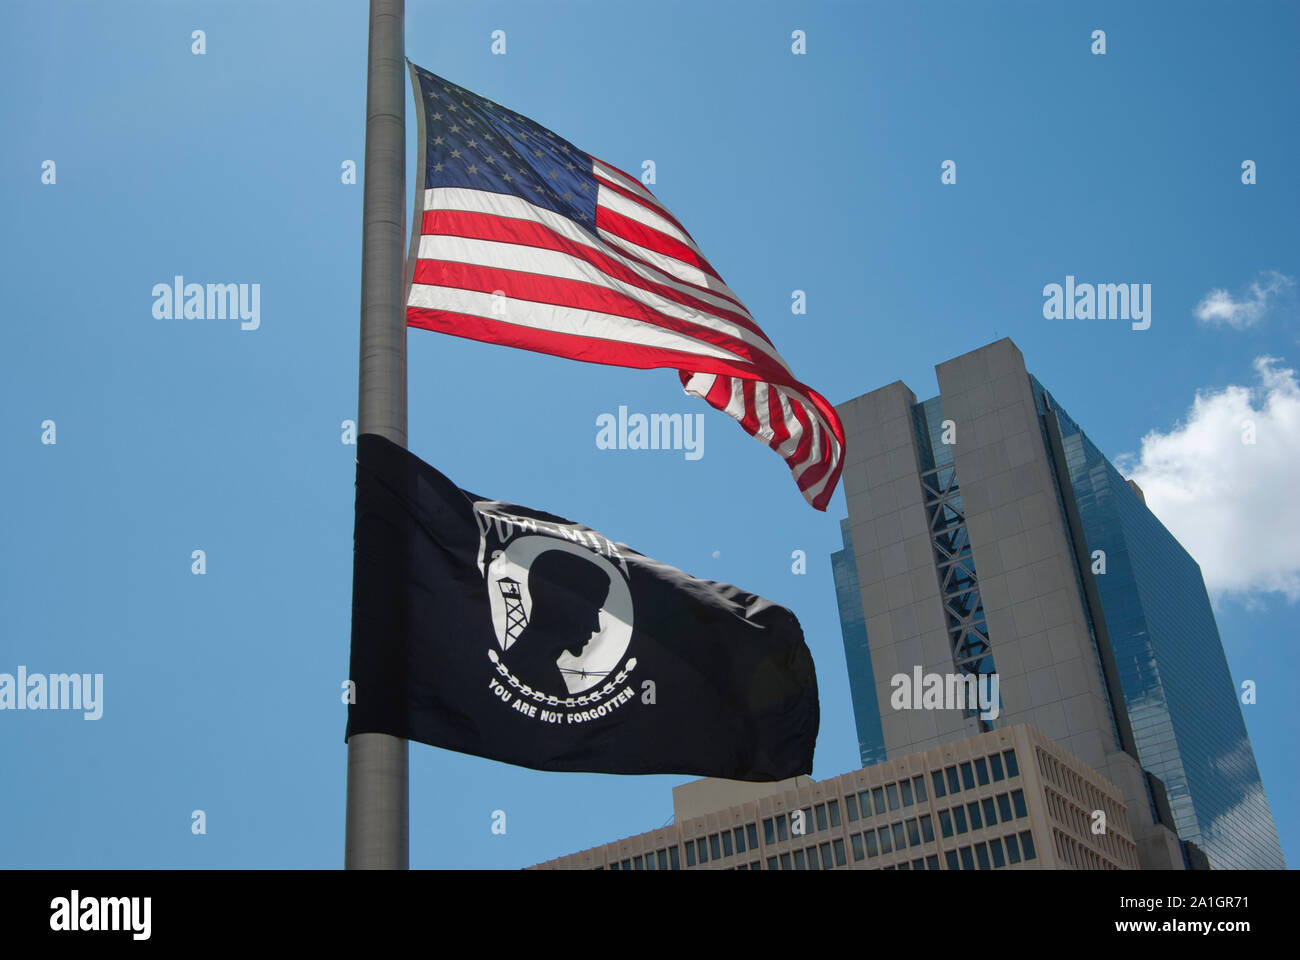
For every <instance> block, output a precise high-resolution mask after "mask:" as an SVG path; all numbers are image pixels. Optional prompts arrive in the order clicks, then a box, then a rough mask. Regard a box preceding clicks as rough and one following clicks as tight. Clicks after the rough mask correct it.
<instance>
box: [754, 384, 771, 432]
mask: <svg viewBox="0 0 1300 960" xmlns="http://www.w3.org/2000/svg"><path fill="white" fill-rule="evenodd" d="M767 393H768V385H767V383H766V381H762V380H760V381H758V382H757V383H755V384H754V412H755V413H757V414H758V430H757V432H756V433H755V434H754V436H756V437H758V438H759V439H760V440H762V441H763V442H764V443H766V444H771V442H772V423H771V420H772V416H771V411H770V410H769V409H768V399H767Z"/></svg>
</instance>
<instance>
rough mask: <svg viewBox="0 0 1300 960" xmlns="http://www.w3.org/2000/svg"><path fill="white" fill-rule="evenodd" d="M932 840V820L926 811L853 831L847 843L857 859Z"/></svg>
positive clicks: (880, 854)
mask: <svg viewBox="0 0 1300 960" xmlns="http://www.w3.org/2000/svg"><path fill="white" fill-rule="evenodd" d="M933 840H934V821H933V820H931V819H930V815H929V814H928V813H927V814H925V815H924V816H921V817H913V818H912V819H910V820H899V821H898V822H897V823H893V824H890V825H889V826H887V827H880V828H879V829H876V830H864V831H863V832H862V833H855V834H853V835H852V836H850V837H849V844H850V846H851V847H852V848H853V859H854V860H855V861H857V860H866V859H870V858H871V857H878V856H882V855H884V854H886V853H893V852H895V851H897V850H906V849H907V848H908V847H919V846H920V845H921V844H923V843H930V842H932V841H933Z"/></svg>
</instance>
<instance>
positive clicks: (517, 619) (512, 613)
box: [497, 577, 528, 643]
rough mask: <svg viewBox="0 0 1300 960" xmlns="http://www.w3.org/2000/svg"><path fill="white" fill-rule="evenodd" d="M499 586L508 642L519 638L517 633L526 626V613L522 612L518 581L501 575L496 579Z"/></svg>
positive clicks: (522, 602) (522, 604) (522, 606)
mask: <svg viewBox="0 0 1300 960" xmlns="http://www.w3.org/2000/svg"><path fill="white" fill-rule="evenodd" d="M497 586H498V587H500V588H501V599H502V600H504V601H505V604H506V636H507V637H509V638H510V640H509V641H508V642H509V643H514V642H515V641H516V640H518V639H519V634H521V633H522V632H523V630H524V627H526V626H528V615H527V614H526V613H524V601H523V597H522V596H521V595H520V593H519V581H518V580H515V579H513V578H511V577H502V578H501V579H499V580H498V581H497Z"/></svg>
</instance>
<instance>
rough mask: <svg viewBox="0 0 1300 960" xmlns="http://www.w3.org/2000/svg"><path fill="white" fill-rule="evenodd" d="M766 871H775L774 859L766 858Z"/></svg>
mask: <svg viewBox="0 0 1300 960" xmlns="http://www.w3.org/2000/svg"><path fill="white" fill-rule="evenodd" d="M767 869H769V870H775V869H776V857H768V858H767Z"/></svg>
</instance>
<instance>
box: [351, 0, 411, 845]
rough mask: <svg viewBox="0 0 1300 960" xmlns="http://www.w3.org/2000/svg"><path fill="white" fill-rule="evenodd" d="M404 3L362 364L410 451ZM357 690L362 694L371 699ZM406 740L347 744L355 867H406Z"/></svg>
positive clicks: (382, 154)
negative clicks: (405, 279)
mask: <svg viewBox="0 0 1300 960" xmlns="http://www.w3.org/2000/svg"><path fill="white" fill-rule="evenodd" d="M404 16H405V0H370V48H369V57H368V62H367V71H366V153H365V168H364V174H365V187H364V190H365V194H364V197H363V201H362V202H363V211H362V238H361V357H360V367H361V368H360V378H359V379H360V383H359V391H358V407H357V428H358V433H377V434H379V435H381V436H383V437H386V438H387V439H389V440H391V441H393V442H394V443H396V444H400V445H401V446H402V447H405V446H406V315H405V309H404V307H403V299H404V298H403V295H402V294H403V286H404V283H403V267H404V263H403V245H404V243H405V241H406V214H405V210H406V207H405V204H406V64H405V59H406V54H405V33H404ZM374 695H375V693H374V691H368V690H357V691H356V696H358V697H364V696H374ZM409 806H410V796H409V786H408V772H407V742H406V741H405V740H403V739H401V738H399V737H393V736H389V735H388V734H383V733H360V734H355V735H354V736H352V737H350V738H349V740H348V787H347V826H346V837H345V842H344V847H345V850H344V857H343V865H344V867H345V868H346V869H349V870H358V869H359V870H366V869H371V870H375V869H378V870H385V869H386V870H404V869H406V868H407V867H408V865H409V853H410V851H409V846H408V829H409V827H408V823H409Z"/></svg>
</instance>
